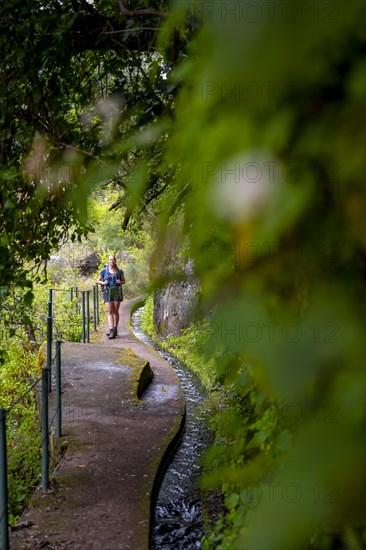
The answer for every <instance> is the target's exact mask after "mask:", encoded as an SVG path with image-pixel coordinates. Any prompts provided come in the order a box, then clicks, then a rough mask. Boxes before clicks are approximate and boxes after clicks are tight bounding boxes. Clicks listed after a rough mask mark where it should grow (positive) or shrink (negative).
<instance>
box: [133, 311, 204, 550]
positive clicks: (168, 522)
mask: <svg viewBox="0 0 366 550" xmlns="http://www.w3.org/2000/svg"><path fill="white" fill-rule="evenodd" d="M141 313H142V308H141V309H138V310H137V311H136V312H135V313H134V314H133V315H132V319H131V325H132V331H133V333H134V334H135V336H136V337H137V338H139V340H141V341H142V342H144V343H145V344H147V345H148V346H150V347H151V348H154V349H155V350H156V351H157V352H158V353H159V354H160V355H161V356H162V357H163V358H164V359H165V360H166V361H167V362H168V363H169V364H170V365H172V367H173V368H174V369H175V371H176V373H177V376H178V377H179V380H180V383H181V386H182V389H183V392H184V396H185V400H186V412H187V418H186V424H185V430H184V433H183V436H182V439H181V443H180V445H179V447H178V450H177V451H176V453H175V454H174V456H173V458H172V460H171V462H170V463H169V465H168V468H167V470H166V472H165V474H164V477H163V481H162V483H161V486H160V490H159V493H158V497H157V501H156V507H155V516H154V524H153V529H152V540H151V549H152V550H172V548H174V549H177V550H188V549H189V550H193V549H199V548H201V543H200V539H201V538H202V535H203V532H204V531H203V522H202V514H201V511H202V506H201V494H200V488H199V485H198V479H199V475H200V457H201V455H202V452H203V451H204V450H205V449H206V447H207V445H208V444H209V436H208V428H207V425H206V423H205V421H204V417H205V414H207V412H208V411H205V409H204V399H205V396H206V392H205V390H204V388H203V387H202V385H201V383H200V381H199V379H198V377H197V376H196V375H195V374H194V373H192V372H191V371H190V370H189V369H188V368H187V367H186V366H185V365H184V364H183V363H181V362H180V361H179V360H178V359H177V358H176V357H174V356H173V355H171V354H170V353H169V352H166V351H164V350H162V349H161V348H160V346H159V345H158V344H157V343H156V342H154V341H153V340H152V339H151V338H150V337H149V336H147V335H146V334H144V333H143V332H142V330H141Z"/></svg>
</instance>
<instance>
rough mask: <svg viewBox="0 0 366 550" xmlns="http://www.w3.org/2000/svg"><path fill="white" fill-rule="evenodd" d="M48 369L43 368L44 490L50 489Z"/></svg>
mask: <svg viewBox="0 0 366 550" xmlns="http://www.w3.org/2000/svg"><path fill="white" fill-rule="evenodd" d="M47 380H48V369H47V368H43V369H42V413H41V418H42V487H43V491H44V492H45V491H47V489H48V465H49V450H48V382H47Z"/></svg>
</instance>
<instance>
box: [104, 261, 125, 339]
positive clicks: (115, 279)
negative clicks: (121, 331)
mask: <svg viewBox="0 0 366 550" xmlns="http://www.w3.org/2000/svg"><path fill="white" fill-rule="evenodd" d="M97 283H98V284H99V285H101V286H102V290H103V300H104V303H105V305H106V308H107V313H108V326H109V332H108V334H107V335H108V338H109V339H110V340H112V339H113V338H115V337H116V336H117V327H118V321H119V306H120V305H121V302H122V300H123V293H122V285H124V284H125V277H124V273H123V271H122V269H120V268H119V267H118V265H117V263H116V257H115V256H109V258H108V265H107V266H105V267H104V268H103V269H102V271H101V272H100V273H99V277H98V280H97Z"/></svg>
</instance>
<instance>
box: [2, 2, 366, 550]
mask: <svg viewBox="0 0 366 550" xmlns="http://www.w3.org/2000/svg"><path fill="white" fill-rule="evenodd" d="M0 25H1V29H0V31H1V32H0V37H1V38H0V86H1V91H0V101H1V110H0V113H1V115H0V118H1V170H0V177H1V183H0V231H1V233H0V255H1V265H0V287H1V301H2V335H1V349H2V355H1V357H2V361H3V364H2V366H1V367H0V369H1V370H0V374H1V385H2V388H4V387H5V383H6V387H7V388H8V387H9V384H11V383H12V382H10V381H13V380H23V381H24V380H25V381H27V379H28V376H29V374H30V371H31V369H32V368H33V367H32V366H31V365H30V363H31V357H32V354H33V353H34V352H35V350H36V348H37V345H38V340H39V339H41V338H40V335H41V334H42V327H41V321H38V322H37V323H36V322H35V319H36V318H37V319H39V318H41V317H42V313H41V312H40V310H39V309H37V308H39V306H38V304H39V303H40V302H39V300H40V296H41V294H42V292H44V293H46V292H47V288H46V287H47V284H49V283H50V281H51V282H52V277H57V265H56V264H57V262H55V263H52V262H50V261H49V260H50V258H51V256H53V255H56V256H57V255H58V256H62V254H64V253H65V251H67V250H73V249H72V245H73V243H76V242H79V243H81V245H83V243H88V246H89V247H90V248H89V249H88V252H90V251H97V252H99V253H101V255H102V256H103V253H105V254H108V253H110V252H111V251H112V252H115V253H117V254H118V256H119V259H120V260H121V261H122V262H124V263H125V264H126V267H127V266H128V269H130V270H131V277H130V281H134V283H133V284H134V285H135V287H134V286H132V285H131V288H130V291H131V293H133V292H134V291H136V292H141V291H144V292H146V293H149V294H150V295H151V296H154V295H155V296H156V294H157V293H158V292H160V291H161V289H163V288H165V287H166V286H167V285H170V284H173V283H174V282H177V281H182V280H184V278H185V276H186V275H185V273H186V270H185V269H183V267H184V266H186V265H187V264H189V265H190V266H191V267H192V270H193V275H194V278H195V280H196V282H197V287H196V288H199V308H198V310H199V314H200V318H199V319H198V320H196V321H195V323H192V324H191V326H190V327H188V328H187V329H186V331H185V332H184V333H183V334H182V336H181V337H182V338H186V340H185V344H184V345H183V346H182V345H181V342H182V341H180V340H179V337H177V338H176V340H175V341H172V346H175V347H176V349H177V350H179V349H180V348H181V349H187V342H188V343H189V346H190V348H191V350H192V353H191V354H190V355H189V357H186V360H187V362H188V363H190V362H191V364H192V368H196V369H197V370H198V371H201V376H202V378H203V379H204V380H206V384H207V386H208V387H210V385H211V389H212V391H213V393H215V392H218V394H217V395H216V398H215V399H216V412H215V414H214V416H213V418H212V425H213V429H214V430H215V433H216V443H215V444H214V445H213V446H212V447H211V448H210V450H209V452H208V453H207V455H206V458H205V471H206V474H205V477H204V479H203V480H202V488H203V491H210V490H212V489H214V488H219V489H220V490H221V491H222V493H223V495H224V499H225V510H224V512H223V515H222V517H221V518H220V519H219V520H218V521H217V522H216V523H215V524H214V525H212V524H211V525H208V526H207V536H206V537H205V541H204V542H203V545H204V547H205V548H214V547H215V548H221V549H224V548H233V549H236V548H237V549H240V550H241V549H242V548H248V549H262V548H268V549H270V548H273V549H274V550H279V549H281V550H283V549H286V548H288V549H293V548H352V549H354V548H356V549H357V548H362V547H363V546H364V544H365V537H366V534H365V532H366V531H365V523H364V517H365V511H366V510H365V500H364V492H363V487H364V486H365V467H364V465H365V438H364V427H363V423H364V415H365V364H364V357H365V349H364V339H363V330H364V304H365V291H364V284H363V280H364V271H363V269H364V268H363V259H364V255H365V245H366V234H365V225H364V220H363V205H364V201H365V188H364V178H365V154H364V152H365V93H366V77H365V75H366V71H365V69H366V63H365V55H364V54H365V50H366V47H365V5H364V2H362V1H358V0H352V1H351V2H347V3H345V2H338V1H334V2H323V1H320V0H319V1H318V0H314V1H311V0H309V2H305V3H300V2H297V1H295V2H294V1H291V2H290V1H287V0H283V1H282V2H279V3H273V4H271V3H268V2H262V1H260V0H257V1H256V2H249V1H248V2H247V1H242V2H233V1H221V2H217V1H194V2H193V1H191V2H190V1H187V2H186V1H182V0H179V1H177V2H172V3H167V2H164V1H160V0H151V1H146V2H142V1H139V0H136V1H133V0H131V1H130V2H128V4H127V3H125V2H123V1H122V0H119V1H117V0H104V1H103V2H101V1H98V0H96V1H94V2H89V1H86V0H82V1H80V2H76V1H73V0H66V1H63V2H58V1H57V0H48V1H46V0H37V1H36V0H30V1H28V2H27V3H23V2H22V1H21V0H12V2H10V1H9V0H3V2H2V5H1V8H0ZM85 246H86V244H85ZM67 247H69V248H67ZM70 247H71V248H70ZM62 251H64V252H62ZM173 252H174V255H177V256H178V260H177V261H176V262H173V261H172V253H173ZM176 253H177V254H176ZM102 256H101V259H103V257H102ZM182 266H183V267H182ZM78 276H79V275H78V274H77V271H76V272H75V265H74V264H73V265H70V266H69V272H68V274H67V273H66V272H65V273H63V277H64V280H63V281H60V280H58V284H61V283H62V284H65V285H66V286H67V285H69V284H70V281H71V280H74V278H75V277H78ZM47 277H48V283H46V280H47ZM42 289H43V290H42ZM150 304H151V302H150ZM150 307H152V306H151V305H150ZM68 308H69V306H68V305H67V304H65V312H66V311H68ZM67 315H68V314H67ZM67 315H66V313H65V315H64V317H65V318H66V317H67ZM70 315H71V313H70ZM37 316H38V317H37ZM67 325H68V326H69V327H70V326H72V323H67ZM38 328H39V330H38ZM37 330H38V333H37ZM69 338H75V339H77V338H78V335H77V333H73V334H70V335H69ZM20 341H21V342H22V346H20ZM5 350H6V351H5ZM208 369H210V372H214V373H215V376H214V378H213V377H212V375H211V376H210V375H209V371H208ZM15 370H17V371H19V373H18V374H19V377H18V378H16V377H14V371H15ZM9 373H10V374H9ZM17 384H18V382H16V383H15V384H14V385H15V386H17ZM19 384H20V382H19ZM14 391H18V390H17V389H16V388H15V389H14ZM0 392H1V390H0ZM12 395H13V394H12V392H9V391H7V392H6V395H5V397H4V395H1V399H2V400H3V403H4V400H5V402H7V401H6V400H8V399H10V398H11V396H12ZM14 422H15V423H16V422H17V420H14ZM28 424H32V420H29V423H28ZM20 462H21V460H20ZM15 471H18V470H17V468H15ZM32 475H33V474H32ZM35 475H36V474H35ZM31 477H32V476H31ZM19 483H21V482H20V481H19ZM27 484H28V485H29V482H24V487H26V486H27ZM24 490H26V489H24ZM14 494H15V493H14ZM16 494H18V493H16ZM21 498H22V497H21V496H19V500H21ZM208 523H209V522H208ZM263 526H265V528H264V527H263Z"/></svg>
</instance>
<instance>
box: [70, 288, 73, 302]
mask: <svg viewBox="0 0 366 550" xmlns="http://www.w3.org/2000/svg"><path fill="white" fill-rule="evenodd" d="M73 298H74V287H73V286H72V287H71V288H70V302H72V301H73Z"/></svg>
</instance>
